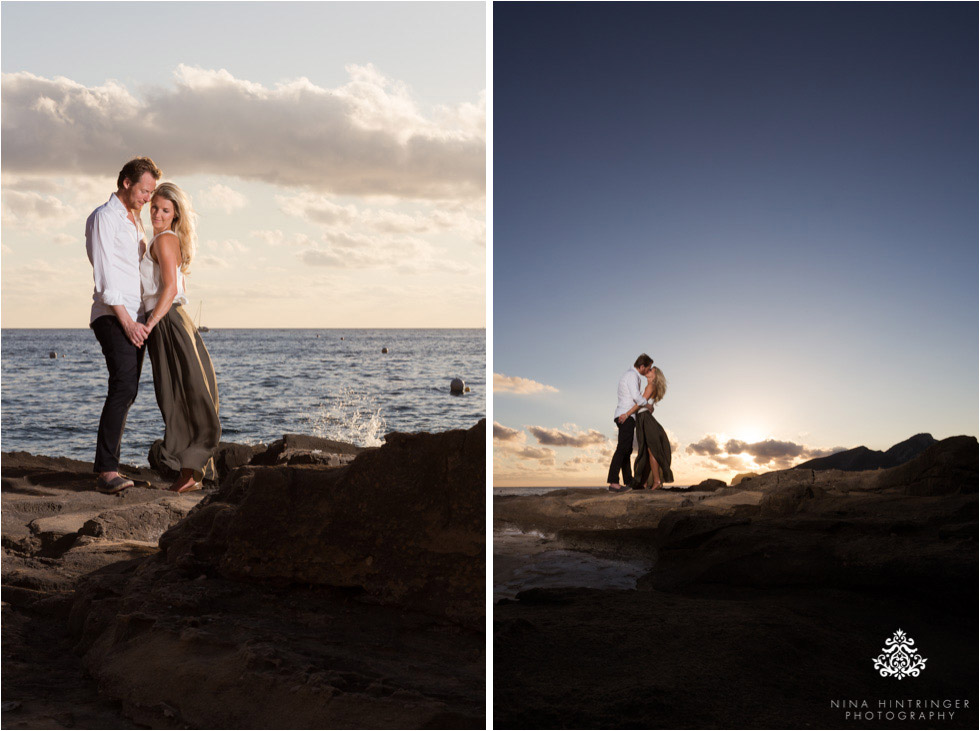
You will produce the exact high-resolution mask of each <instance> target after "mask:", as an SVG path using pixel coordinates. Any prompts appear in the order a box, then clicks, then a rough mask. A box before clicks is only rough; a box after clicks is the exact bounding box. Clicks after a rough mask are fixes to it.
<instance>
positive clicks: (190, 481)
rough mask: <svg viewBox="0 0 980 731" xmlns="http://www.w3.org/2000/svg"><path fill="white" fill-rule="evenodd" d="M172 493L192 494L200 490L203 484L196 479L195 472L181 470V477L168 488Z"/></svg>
mask: <svg viewBox="0 0 980 731" xmlns="http://www.w3.org/2000/svg"><path fill="white" fill-rule="evenodd" d="M168 489H169V490H170V491H171V492H191V491H192V490H200V489H201V483H200V482H198V481H197V480H195V479H194V470H186V469H185V470H181V471H180V477H178V478H177V479H176V480H175V481H174V483H173V484H172V485H171V486H170V487H169V488H168Z"/></svg>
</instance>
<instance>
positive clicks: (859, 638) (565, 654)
mask: <svg viewBox="0 0 980 731" xmlns="http://www.w3.org/2000/svg"><path fill="white" fill-rule="evenodd" d="M977 462H978V445H977V440H976V439H975V438H973V437H953V438H950V439H946V440H943V441H942V442H938V443H936V444H933V445H932V446H929V447H928V448H927V449H925V451H923V452H921V453H920V454H919V455H918V456H916V457H915V458H913V459H912V460H910V461H908V462H906V463H904V464H902V465H899V466H896V467H892V468H891V469H887V470H880V469H879V470H873V471H866V472H849V471H841V470H823V471H815V470H810V469H791V470H786V471H782V472H772V473H768V474H764V475H761V476H759V477H755V478H752V479H751V480H749V481H748V482H746V483H743V484H744V485H745V487H746V488H747V489H746V491H745V492H746V493H749V492H751V493H754V494H756V495H757V496H759V497H758V499H756V500H755V501H752V500H739V498H738V493H739V490H737V489H734V488H727V489H725V490H719V491H718V492H716V493H714V494H713V495H710V496H708V497H706V498H705V499H703V500H700V501H698V502H693V501H692V502H691V503H690V504H689V505H684V504H681V505H675V506H674V507H672V508H671V509H669V510H664V511H660V512H654V511H647V512H646V513H645V514H644V517H645V518H646V520H647V523H646V525H643V524H642V523H641V522H640V521H638V520H634V521H632V522H630V523H629V525H628V526H623V525H621V524H619V523H618V522H614V521H607V522H606V523H605V525H602V524H601V523H600V524H596V525H594V526H592V527H591V528H590V529H587V530H583V529H577V530H568V531H560V532H558V535H557V537H558V539H559V540H561V541H562V543H563V544H564V545H565V546H566V547H568V548H578V549H586V550H589V551H591V552H594V553H603V554H605V555H608V554H610V553H611V554H613V555H618V556H620V557H622V558H628V557H644V558H649V557H655V558H656V561H655V563H654V565H653V568H652V570H651V571H650V573H648V574H647V575H646V576H644V577H643V578H641V579H640V581H639V582H638V586H637V591H611V590H609V591H598V590H589V589H562V590H547V589H539V590H536V591H534V592H532V593H527V594H526V593H520V594H518V595H517V601H510V602H500V603H498V604H497V605H496V607H495V610H494V620H495V622H494V626H495V629H494V633H495V636H494V672H495V676H494V703H495V711H494V722H495V724H496V725H497V726H498V727H501V728H639V727H644V728H801V727H805V726H810V725H812V726H814V727H820V728H846V727H849V726H850V725H852V724H853V723H855V722H856V721H855V720H854V719H850V720H849V719H847V718H846V717H845V716H844V715H843V711H842V710H840V709H833V708H832V707H831V705H830V702H831V701H832V700H834V699H842V698H857V699H862V698H867V699H868V702H869V703H870V704H872V705H874V704H875V703H876V700H875V699H877V698H893V697H895V698H897V697H901V698H916V699H927V698H939V699H944V698H950V699H959V700H960V701H966V704H967V707H964V706H963V705H961V706H960V707H959V710H958V711H957V712H956V714H955V715H954V716H949V717H947V718H946V719H945V720H944V721H943V722H942V723H944V724H948V727H950V728H953V727H956V728H975V727H976V724H977V711H976V708H977V686H978V682H977V681H978V677H977V667H978V655H977V647H978V636H977V622H976V615H977V608H978V607H977V597H976V592H975V586H976V580H977V574H978V561H977V558H978V550H977V548H978V547H977V536H978V529H977V517H978V503H977V483H978V469H977ZM543 497H548V496H543ZM725 500H728V501H730V502H729V503H727V504H726V503H725V502H722V501H725ZM547 505H548V506H549V510H550V511H551V512H550V513H549V520H550V521H558V520H559V519H560V515H558V514H555V512H554V511H555V509H556V507H557V505H556V503H555V501H553V500H550V501H547ZM524 514H525V515H532V514H533V513H532V512H531V511H530V509H529V507H526V508H525V510H524ZM570 515H572V516H573V517H574V518H578V516H579V515H580V512H577V513H576V512H571V513H570ZM899 628H901V629H903V630H905V631H907V632H909V634H910V635H911V636H912V637H913V638H914V639H915V640H916V642H918V643H919V647H920V650H921V651H922V653H923V655H925V656H927V657H928V658H929V662H930V663H931V664H930V665H928V666H927V669H926V671H924V672H923V674H922V675H921V677H919V678H916V679H915V681H916V684H915V685H914V686H909V684H907V683H906V685H905V686H903V687H897V681H896V680H895V679H894V678H887V679H885V678H882V677H880V676H879V675H878V674H877V672H876V671H875V669H874V668H873V666H872V658H874V657H875V656H877V655H878V654H879V653H881V652H882V648H883V646H884V645H885V641H886V640H887V639H889V638H890V637H891V636H892V634H893V633H894V632H895V631H896V630H897V629H899ZM923 646H926V647H928V648H929V650H928V651H926V650H924V649H922V647H923ZM542 668H548V669H549V672H542ZM875 709H877V706H875ZM922 720H924V721H929V719H922ZM931 723H932V725H931V726H930V725H929V724H928V723H923V724H921V725H920V727H923V728H927V727H935V724H937V723H939V722H938V721H937V720H936V718H935V717H933V718H932V720H931ZM893 724H897V722H893V723H892V724H888V723H885V722H884V721H881V720H875V721H872V722H871V723H870V724H869V726H870V727H874V728H890V727H893Z"/></svg>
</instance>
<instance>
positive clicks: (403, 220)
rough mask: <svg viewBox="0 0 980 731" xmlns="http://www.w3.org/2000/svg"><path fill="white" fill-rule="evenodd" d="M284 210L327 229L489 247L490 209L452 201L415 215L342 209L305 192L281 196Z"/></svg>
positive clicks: (322, 196) (324, 199) (281, 206)
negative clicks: (449, 238)
mask: <svg viewBox="0 0 980 731" xmlns="http://www.w3.org/2000/svg"><path fill="white" fill-rule="evenodd" d="M276 202H277V203H278V204H279V207H280V209H281V210H282V211H283V212H284V213H287V214H289V215H291V216H297V217H299V218H302V219H303V220H305V221H308V222H310V223H314V224H317V225H321V226H327V227H337V226H344V227H348V228H349V227H359V228H363V229H367V230H369V231H371V232H374V233H380V234H417V235H425V234H438V233H446V232H451V233H455V234H457V235H458V236H459V237H461V238H463V239H467V240H471V241H473V242H474V243H476V244H479V245H481V246H483V245H486V209H485V207H484V206H483V205H482V204H480V205H465V204H459V203H455V202H452V201H437V202H432V203H429V204H427V205H426V208H425V209H424V210H418V211H415V212H412V213H405V212H403V211H394V210H390V209H384V208H378V209H374V208H367V209H358V208H357V206H355V205H353V204H347V205H341V204H339V203H336V202H334V201H333V200H331V199H330V198H329V197H328V196H324V195H318V194H316V193H310V192H303V193H299V194H298V195H277V196H276Z"/></svg>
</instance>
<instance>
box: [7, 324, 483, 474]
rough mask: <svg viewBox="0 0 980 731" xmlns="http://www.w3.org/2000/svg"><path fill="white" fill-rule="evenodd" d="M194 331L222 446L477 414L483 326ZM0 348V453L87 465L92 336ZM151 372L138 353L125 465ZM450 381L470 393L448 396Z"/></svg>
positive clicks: (97, 374) (31, 335) (37, 339)
mask: <svg viewBox="0 0 980 731" xmlns="http://www.w3.org/2000/svg"><path fill="white" fill-rule="evenodd" d="M201 336H202V338H203V339H204V342H205V344H206V346H207V348H208V352H209V353H210V354H211V359H212V361H213V363H214V367H215V373H216V375H217V381H218V395H219V401H220V415H221V429H222V434H221V439H222V441H226V442H238V443H241V444H259V443H269V442H271V441H273V440H275V439H279V438H281V437H282V435H283V434H289V433H300V434H313V435H316V436H322V437H326V438H329V439H337V440H340V441H345V442H351V443H353V444H357V445H358V446H377V445H380V444H382V443H383V441H384V437H385V434H387V433H389V432H392V431H403V432H417V431H427V432H439V431H446V430H449V429H468V428H469V427H471V426H473V425H474V424H476V422H477V421H479V420H480V419H482V418H484V417H485V416H486V404H487V389H486V331H485V330H483V329H466V330H443V329H438V330H437V329H424V330H246V329H229V330H225V329H213V330H211V331H210V332H206V333H202V334H201ZM0 345H2V350H0V362H2V371H0V392H2V412H0V446H2V450H3V451H5V452H9V451H26V452H33V453H35V454H44V455H48V456H52V457H72V458H75V459H81V460H85V461H92V460H93V459H94V457H95V439H96V434H97V432H98V428H99V416H100V414H101V412H102V404H103V402H104V401H105V396H106V380H107V377H108V372H107V370H106V366H105V358H104V357H103V355H102V350H101V348H100V346H99V343H98V341H97V340H96V339H95V335H94V334H93V333H92V331H91V330H90V329H72V330H19V329H17V330H15V329H5V330H4V331H3V333H2V342H0ZM383 348H387V349H388V352H387V353H382V349H383ZM51 353H55V355H56V357H54V358H51V357H50V354H51ZM152 378H153V377H152V367H151V365H150V360H149V357H148V356H147V357H146V358H145V360H144V364H143V374H142V378H141V379H140V388H139V395H138V396H137V399H136V403H135V404H134V405H133V408H132V409H130V412H129V419H128V421H127V423H126V430H125V432H124V434H123V445H122V455H121V458H122V461H123V463H126V464H136V465H145V464H146V463H147V453H148V451H149V448H150V445H152V443H153V441H154V440H156V439H160V438H162V437H163V419H162V417H161V416H160V411H159V409H158V408H157V404H156V398H155V396H154V392H153V380H152ZM454 378H461V379H462V380H463V381H464V383H465V384H466V386H467V387H468V388H469V392H468V393H464V394H462V395H459V396H454V395H452V394H451V393H450V382H451V381H452V379H454Z"/></svg>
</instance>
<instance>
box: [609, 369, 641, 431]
mask: <svg viewBox="0 0 980 731" xmlns="http://www.w3.org/2000/svg"><path fill="white" fill-rule="evenodd" d="M644 380H645V379H644V378H643V376H641V375H640V372H639V371H638V370H636V368H630V369H629V370H628V371H626V373H624V374H623V377H622V378H620V379H619V389H618V391H617V392H616V395H617V397H618V399H619V403H618V404H617V406H616V413H615V414H613V418H614V419H618V418H619V417H620V416H622V415H623V414H625V413H626V412H627V411H629V410H630V409H632V408H633V404H636V405H637V406H644V405H646V402H647V401H646V399H645V398H643V386H644V384H643V381H644Z"/></svg>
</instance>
